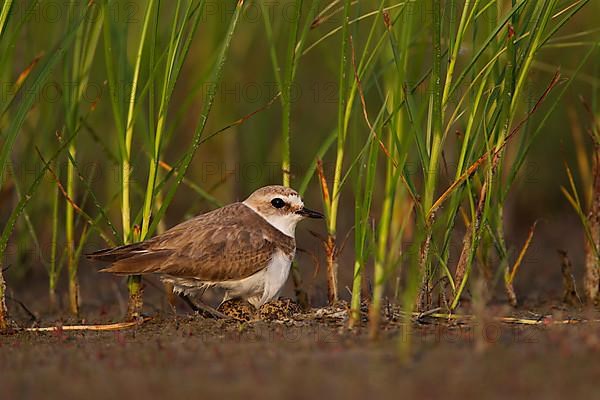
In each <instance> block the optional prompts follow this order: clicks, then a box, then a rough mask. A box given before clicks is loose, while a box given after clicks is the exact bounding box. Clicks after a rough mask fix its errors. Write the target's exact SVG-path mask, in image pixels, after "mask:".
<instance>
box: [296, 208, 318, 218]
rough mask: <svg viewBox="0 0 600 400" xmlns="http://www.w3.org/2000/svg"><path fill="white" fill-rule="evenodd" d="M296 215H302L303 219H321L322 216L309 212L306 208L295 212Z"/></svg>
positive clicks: (316, 212) (315, 212)
mask: <svg viewBox="0 0 600 400" xmlns="http://www.w3.org/2000/svg"><path fill="white" fill-rule="evenodd" d="M296 214H298V215H302V216H303V217H304V218H323V214H321V213H320V212H318V211H313V210H309V209H308V208H306V207H302V208H301V209H300V210H298V211H296Z"/></svg>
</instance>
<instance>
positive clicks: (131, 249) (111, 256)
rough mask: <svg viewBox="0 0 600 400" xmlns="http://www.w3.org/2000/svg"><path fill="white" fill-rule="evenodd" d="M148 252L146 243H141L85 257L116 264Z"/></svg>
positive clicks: (105, 250)
mask: <svg viewBox="0 0 600 400" xmlns="http://www.w3.org/2000/svg"><path fill="white" fill-rule="evenodd" d="M146 251H147V250H146V244H145V243H144V242H140V243H133V244H126V245H123V246H117V247H112V248H110V249H102V250H98V251H95V252H93V253H89V254H86V255H85V256H86V257H87V258H88V259H90V260H95V261H105V262H113V263H114V262H117V261H121V260H125V259H127V258H130V257H133V256H135V255H139V254H143V253H145V252H146Z"/></svg>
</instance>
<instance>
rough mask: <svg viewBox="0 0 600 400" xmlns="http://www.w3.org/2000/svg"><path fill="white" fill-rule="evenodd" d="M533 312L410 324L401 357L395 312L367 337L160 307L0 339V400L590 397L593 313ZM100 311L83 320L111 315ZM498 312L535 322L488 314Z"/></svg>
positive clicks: (339, 321)
mask: <svg viewBox="0 0 600 400" xmlns="http://www.w3.org/2000/svg"><path fill="white" fill-rule="evenodd" d="M535 308H536V309H537V311H536V313H535V314H534V313H531V312H529V311H528V307H527V306H521V307H520V308H519V309H518V310H516V311H515V310H511V309H507V308H506V306H497V307H494V306H490V307H488V310H487V311H486V314H485V315H481V316H480V317H479V319H476V320H461V321H448V320H446V319H443V318H434V317H423V318H420V319H418V320H416V319H413V323H412V324H410V326H411V328H412V336H411V337H412V346H411V348H410V354H409V357H408V359H403V358H402V357H401V356H400V355H401V353H400V352H399V348H401V347H402V343H403V341H405V340H407V339H406V337H407V332H408V329H407V328H406V325H403V324H402V322H401V321H400V320H401V318H399V314H398V313H396V312H395V311H394V310H391V311H389V312H388V317H389V319H387V320H386V322H385V323H384V326H383V331H382V335H381V339H380V340H379V341H377V342H371V341H369V340H368V338H367V336H366V328H365V327H364V326H363V327H361V328H359V329H356V330H354V331H349V330H348V329H346V320H345V315H346V314H345V313H344V312H343V308H338V309H320V310H314V309H313V310H311V311H310V312H308V313H303V314H295V315H294V316H293V317H291V318H285V319H282V320H277V321H270V322H265V321H254V322H245V323H240V322H233V321H222V320H213V319H205V318H202V317H199V316H193V315H189V314H186V313H185V312H179V313H178V314H177V316H175V315H174V314H172V313H168V312H161V313H157V314H155V315H154V316H153V318H152V319H151V320H149V321H147V322H145V323H143V324H142V325H141V326H138V327H136V328H134V329H129V330H124V331H115V332H67V331H55V332H50V333H31V332H17V333H13V334H11V335H5V336H1V337H0V390H1V392H0V393H1V395H0V398H2V399H11V400H12V399H25V398H27V399H59V398H60V399H87V400H92V399H113V398H130V399H138V398H140V399H158V398H175V399H177V398H178V399H197V398H206V397H208V396H211V397H217V396H218V397H219V398H227V399H229V398H243V399H253V398H257V399H259V398H260V399H262V398H292V399H293V398H344V399H353V398H374V399H378V398H395V399H397V398H404V399H413V398H418V399H434V398H443V399H453V398H460V399H470V398H497V399H505V398H526V397H527V398H532V397H534V398H543V399H564V398H585V399H591V398H594V397H597V396H599V394H598V379H599V378H600V362H599V361H598V360H599V357H600V323H599V322H594V321H598V320H600V315H599V313H598V312H596V311H590V310H587V311H582V310H575V309H565V308H564V307H563V306H562V305H560V304H556V305H544V306H543V307H540V306H536V307H535ZM340 310H342V312H340ZM110 315H111V312H108V313H107V312H106V310H104V311H103V312H102V313H101V314H97V315H92V316H91V317H90V319H91V320H94V321H95V322H98V321H100V322H111V321H113V320H115V318H114V317H111V316H110ZM506 315H515V316H517V317H520V318H523V319H524V321H522V322H528V323H536V321H537V322H539V325H533V326H530V325H524V324H522V323H519V324H515V323H507V322H502V321H500V320H498V319H497V318H498V317H499V316H506ZM584 320H587V322H584ZM565 322H570V323H568V324H566V323H565ZM21 324H22V326H23V325H26V321H21Z"/></svg>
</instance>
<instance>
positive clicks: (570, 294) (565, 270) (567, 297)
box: [558, 250, 582, 306]
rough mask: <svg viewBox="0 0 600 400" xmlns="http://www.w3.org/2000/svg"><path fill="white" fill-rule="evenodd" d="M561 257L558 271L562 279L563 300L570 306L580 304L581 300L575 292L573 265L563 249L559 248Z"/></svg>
mask: <svg viewBox="0 0 600 400" xmlns="http://www.w3.org/2000/svg"><path fill="white" fill-rule="evenodd" d="M558 254H559V255H560V258H561V265H560V271H561V273H562V279H563V301H564V302H565V303H567V304H568V305H570V306H578V305H581V303H582V301H581V298H580V297H579V294H578V293H577V285H576V284H575V278H574V277H573V267H572V264H571V260H570V259H569V255H568V254H567V252H566V251H564V250H559V251H558Z"/></svg>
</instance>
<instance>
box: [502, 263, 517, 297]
mask: <svg viewBox="0 0 600 400" xmlns="http://www.w3.org/2000/svg"><path fill="white" fill-rule="evenodd" d="M504 290H505V291H506V296H507V297H508V303H509V304H510V305H511V306H513V307H516V306H517V304H518V303H519V302H518V300H517V293H516V292H515V287H514V286H513V282H512V280H511V279H510V269H509V268H508V265H507V266H506V267H505V268H504Z"/></svg>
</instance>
